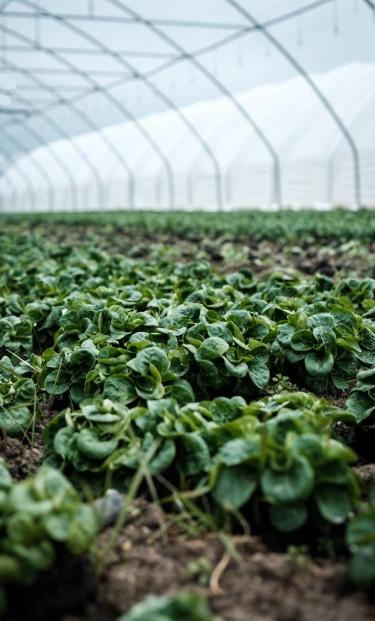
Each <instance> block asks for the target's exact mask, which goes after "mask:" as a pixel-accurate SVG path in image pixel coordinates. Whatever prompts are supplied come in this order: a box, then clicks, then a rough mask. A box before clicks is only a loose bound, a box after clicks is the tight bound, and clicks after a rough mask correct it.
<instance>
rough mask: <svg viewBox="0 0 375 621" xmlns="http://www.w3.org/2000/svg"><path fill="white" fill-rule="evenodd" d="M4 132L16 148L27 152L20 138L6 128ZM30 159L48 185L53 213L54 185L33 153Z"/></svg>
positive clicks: (49, 201) (50, 206)
mask: <svg viewBox="0 0 375 621" xmlns="http://www.w3.org/2000/svg"><path fill="white" fill-rule="evenodd" d="M2 132H3V134H5V135H6V136H7V139H8V140H9V141H10V142H13V144H15V145H16V147H17V148H18V149H20V150H21V152H22V153H24V152H25V145H24V144H23V142H21V141H20V140H19V139H18V138H15V137H14V136H13V135H12V134H10V133H9V131H7V130H4V128H3V129H2ZM29 157H30V162H31V163H32V165H33V166H34V168H35V169H36V170H37V171H38V172H39V174H40V175H41V177H42V178H43V179H44V181H45V183H46V186H47V192H48V206H49V209H50V210H51V211H54V209H55V196H54V190H53V184H52V181H51V177H50V176H49V174H48V173H47V172H46V170H45V169H44V167H43V166H41V164H40V162H38V160H37V159H36V158H35V157H34V155H33V153H30V154H29ZM15 159H16V160H17V164H20V162H19V160H18V159H17V158H15Z"/></svg>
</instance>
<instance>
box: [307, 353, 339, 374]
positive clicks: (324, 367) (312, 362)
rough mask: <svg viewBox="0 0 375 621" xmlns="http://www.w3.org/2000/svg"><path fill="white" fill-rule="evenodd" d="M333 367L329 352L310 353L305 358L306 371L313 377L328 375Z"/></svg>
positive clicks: (331, 356)
mask: <svg viewBox="0 0 375 621" xmlns="http://www.w3.org/2000/svg"><path fill="white" fill-rule="evenodd" d="M333 365H334V358H333V355H332V353H331V352H330V351H326V352H325V351H322V352H319V354H318V353H315V352H311V353H309V354H307V355H306V357H305V367H306V371H307V372H308V373H309V374H310V375H312V376H313V377H320V376H325V375H328V374H329V373H330V372H331V371H332V369H333Z"/></svg>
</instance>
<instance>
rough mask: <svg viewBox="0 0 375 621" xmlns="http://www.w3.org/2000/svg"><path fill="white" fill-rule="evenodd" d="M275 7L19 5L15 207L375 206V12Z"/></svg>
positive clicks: (11, 168) (13, 62)
mask: <svg viewBox="0 0 375 621" xmlns="http://www.w3.org/2000/svg"><path fill="white" fill-rule="evenodd" d="M257 5H258V6H257ZM262 5H263V6H262V7H260V6H259V3H247V2H243V0H242V1H236V0H209V1H208V2H205V3H204V5H203V6H202V3H199V2H197V1H193V2H191V3H189V4H188V6H187V5H186V3H183V2H182V0H180V1H176V2H174V3H171V2H150V1H149V0H142V1H141V2H139V1H138V2H135V1H134V0H133V1H132V2H123V1H120V0H87V1H86V0H81V1H80V2H73V0H68V1H67V2H65V3H64V7H63V8H62V6H61V5H59V7H58V6H57V3H56V2H52V3H51V2H47V1H46V0H39V1H36V0H34V1H32V0H17V1H12V0H11V1H3V2H2V5H1V14H0V15H1V20H0V33H1V37H0V39H1V75H2V76H3V79H2V81H1V86H0V97H1V98H2V99H1V100H0V112H1V115H0V120H1V156H2V158H1V172H0V174H1V176H0V198H1V202H0V206H1V209H2V210H4V211H13V210H16V211H29V210H37V211H53V210H57V211H61V210H84V209H87V210H90V209H101V208H103V209H126V208H163V209H198V208H199V209H210V210H223V209H232V208H249V207H261V208H273V207H277V206H293V207H303V206H317V207H324V206H329V205H345V206H348V207H358V206H371V205H374V204H375V181H374V179H375V144H374V137H375V121H374V118H375V114H374V113H375V93H374V91H375V62H374V59H375V54H374V52H375V49H374V47H375V46H374V45H373V40H374V28H375V25H374V24H375V22H374V18H373V15H374V7H373V4H372V2H371V1H369V0H362V1H359V0H358V1H356V2H347V1H346V0H315V1H314V2H306V1H305V2H302V1H300V0H272V1H270V2H267V3H262ZM328 51H329V54H330V55H329V56H327V52H328Z"/></svg>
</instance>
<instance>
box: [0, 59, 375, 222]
mask: <svg viewBox="0 0 375 621" xmlns="http://www.w3.org/2000/svg"><path fill="white" fill-rule="evenodd" d="M312 78H313V80H314V81H315V83H316V84H317V85H318V87H319V88H320V89H321V91H322V93H323V94H324V95H325V97H326V98H327V99H328V100H329V102H330V103H331V105H332V106H333V108H334V109H335V111H336V112H337V114H338V115H339V116H340V118H341V120H342V121H343V123H344V124H345V126H346V127H347V129H348V131H349V132H350V134H351V136H352V138H353V141H354V142H355V145H356V148H357V151H358V154H359V162H360V185H361V203H362V204H363V205H367V206H374V205H375V64H367V63H352V64H347V65H344V66H341V67H338V68H336V69H335V70H332V71H329V72H327V73H324V74H318V75H313V76H312ZM238 100H239V101H240V102H241V104H242V105H243V106H244V107H245V108H246V109H247V110H248V111H249V112H250V113H251V116H252V118H253V119H254V120H255V122H256V123H257V125H258V126H259V127H260V128H261V130H262V131H263V132H264V134H265V135H266V136H267V139H268V141H269V142H270V144H271V145H272V147H273V149H274V150H275V152H276V153H277V156H278V158H279V163H280V177H281V197H282V200H281V203H282V205H291V206H294V207H299V206H311V205H316V206H324V205H330V204H342V205H346V206H356V205H355V186H354V166H353V157H352V152H351V150H350V149H349V147H348V144H347V141H346V140H345V138H344V136H343V134H342V133H341V132H340V130H339V128H338V126H337V124H336V123H335V122H334V121H333V119H332V117H331V116H330V114H329V113H328V111H327V110H326V109H325V108H324V106H323V105H322V103H321V101H319V99H318V98H317V97H316V95H315V94H314V93H313V92H312V90H311V88H310V86H309V85H308V84H307V83H306V82H305V81H304V80H303V78H301V77H295V78H293V79H289V80H287V81H285V82H283V83H280V84H272V85H265V86H261V87H257V88H254V89H251V90H249V91H248V92H245V93H243V94H241V95H239V96H238ZM183 111H184V113H185V115H186V116H187V117H188V119H189V120H190V122H191V124H192V125H193V126H194V127H195V128H196V130H197V132H198V133H199V134H200V136H201V137H202V138H203V140H204V141H205V143H206V145H207V147H209V149H210V150H211V152H212V154H213V157H210V156H209V155H208V153H207V150H204V149H203V148H202V144H201V143H200V141H199V140H197V137H196V136H195V135H194V133H193V132H192V131H190V130H189V129H188V128H187V126H186V125H184V124H183V123H182V122H181V119H180V118H179V117H178V115H177V113H176V112H175V111H173V110H171V111H169V112H164V113H159V114H153V115H150V116H147V117H144V118H143V119H140V123H141V124H142V126H143V127H144V129H145V130H146V131H147V132H148V134H149V135H150V136H151V137H152V139H153V141H154V143H156V144H157V145H158V147H159V150H160V151H161V152H162V154H163V157H161V156H160V153H158V149H153V148H152V146H151V145H150V141H147V140H146V139H145V137H144V136H143V134H142V132H141V131H140V129H139V127H137V126H136V125H135V124H134V123H133V122H124V123H122V124H118V125H113V126H111V127H107V128H105V129H104V130H102V131H101V132H97V133H89V134H84V135H81V136H78V137H75V138H73V139H72V140H59V141H56V142H53V143H49V144H47V145H46V146H43V147H40V148H38V149H36V150H34V151H32V152H31V153H29V154H28V155H26V156H24V157H20V158H19V159H18V160H17V161H16V162H15V164H14V165H12V166H11V167H9V168H8V169H6V170H5V171H4V174H3V177H1V178H0V196H1V203H0V205H1V208H2V209H3V210H12V211H14V210H20V211H29V210H38V211H39V210H40V211H43V210H51V209H54V210H70V209H74V210H81V209H82V210H84V209H98V208H99V209H101V208H103V209H121V208H163V209H168V208H171V207H175V208H180V209H189V208H191V209H197V208H207V209H217V208H218V206H219V201H218V192H221V195H222V203H223V207H224V208H225V209H231V208H246V207H264V208H267V207H270V206H272V204H273V203H274V192H273V189H274V167H273V162H272V158H271V156H270V153H269V151H268V150H267V149H266V148H265V146H264V144H262V142H261V140H260V139H259V138H258V136H257V135H256V134H255V132H254V130H252V129H251V127H250V126H249V124H248V123H246V122H245V120H244V119H243V117H242V116H241V115H240V114H239V112H238V111H237V110H236V108H235V107H234V106H233V103H232V102H231V101H230V100H228V99H226V98H221V99H217V100H213V101H205V102H201V103H198V104H194V105H191V106H187V107H185V108H184V109H183ZM106 138H108V139H109V140H106ZM72 143H75V146H74V144H72ZM109 143H112V144H114V145H116V148H117V150H118V151H120V152H121V154H122V156H123V159H124V160H125V161H126V164H127V167H128V171H129V173H128V174H127V175H126V174H125V173H124V167H123V166H122V165H121V163H120V162H119V160H118V158H116V157H115V155H114V153H113V152H112V151H111V149H110V148H109V146H108V144H109ZM77 147H79V148H78V149H77ZM82 152H83V153H85V154H86V156H87V158H82V157H81V156H80V153H82ZM56 155H57V156H58V157H56ZM86 160H89V162H91V166H90V165H89V164H88V162H87V161H86ZM214 161H216V164H217V166H216V173H215V167H214V164H213V162H214ZM61 162H63V164H64V165H63V166H62V165H61ZM95 171H96V172H95ZM215 175H216V176H215Z"/></svg>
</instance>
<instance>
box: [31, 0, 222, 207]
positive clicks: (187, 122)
mask: <svg viewBox="0 0 375 621" xmlns="http://www.w3.org/2000/svg"><path fill="white" fill-rule="evenodd" d="M20 1H21V2H22V4H25V5H26V6H29V7H31V8H35V5H34V3H32V2H30V1H29V0H20ZM46 13H48V15H49V16H50V17H51V18H53V19H55V20H56V21H58V22H60V23H63V24H64V25H65V26H66V27H67V28H68V29H69V30H71V31H72V32H75V33H76V34H78V35H80V36H81V37H82V38H84V39H85V40H86V41H88V42H90V43H91V44H93V45H95V46H96V47H97V48H98V49H100V50H101V51H102V52H103V53H105V54H107V55H109V56H111V58H113V59H115V60H117V61H118V62H119V63H121V65H122V66H123V67H124V68H126V69H127V70H129V71H131V72H132V73H133V76H134V77H136V78H139V79H141V80H142V82H143V83H145V84H147V86H148V88H150V90H151V91H152V92H153V93H154V94H155V95H156V96H157V97H159V98H160V99H161V100H162V101H163V102H164V103H165V104H166V105H167V106H168V107H169V108H171V109H173V110H174V111H175V113H176V114H177V115H178V117H179V118H180V120H181V121H182V122H183V124H184V125H185V126H186V127H187V128H188V130H189V131H190V132H191V133H192V134H193V136H194V137H195V138H196V139H197V141H198V142H199V144H200V145H201V147H202V148H203V149H204V151H205V152H206V154H207V155H208V157H209V158H210V159H211V161H212V164H213V166H214V170H215V180H216V193H217V201H218V205H219V208H220V209H221V208H222V189H221V171H220V165H219V162H218V160H217V158H216V156H215V153H214V152H213V151H212V149H211V147H210V146H209V145H208V143H206V141H205V140H204V139H203V137H202V136H201V134H200V133H199V132H198V130H197V129H196V127H195V126H194V125H193V124H192V123H191V121H190V120H189V118H188V117H187V116H186V115H185V114H184V113H183V112H182V111H181V110H180V108H178V106H176V104H175V103H174V102H173V101H172V100H171V99H170V97H168V96H167V95H166V94H165V92H164V91H163V90H161V89H160V88H159V87H157V86H156V85H155V84H153V82H151V81H150V80H149V79H148V78H146V77H145V76H144V75H143V74H141V73H139V72H138V71H137V70H136V68H135V67H134V65H132V63H130V62H129V61H127V60H124V58H123V57H122V56H120V55H119V54H118V53H116V52H113V51H112V50H110V49H109V48H108V47H107V46H105V45H103V44H102V43H101V42H100V41H99V40H98V39H96V38H95V37H93V36H92V35H89V34H88V33H86V32H85V31H84V30H82V29H81V28H78V27H77V26H76V25H74V24H71V23H70V22H68V21H67V20H65V19H63V18H61V17H60V16H59V15H56V14H54V13H49V12H46ZM114 101H117V100H114ZM130 118H132V120H134V122H135V123H136V125H137V126H138V127H142V128H143V126H142V125H140V123H139V120H138V119H137V118H136V117H134V116H133V115H132V116H130ZM143 131H145V130H144V128H143ZM155 144H156V143H155ZM156 146H157V145H156ZM157 148H158V149H159V147H158V146H157ZM164 157H165V158H166V156H164ZM167 162H168V165H169V167H170V172H171V173H172V174H173V170H172V166H171V164H170V162H169V160H168V158H166V163H167ZM171 206H172V207H173V206H174V201H173V203H172V205H171Z"/></svg>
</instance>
